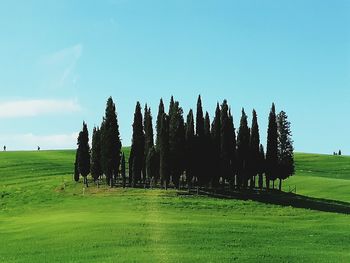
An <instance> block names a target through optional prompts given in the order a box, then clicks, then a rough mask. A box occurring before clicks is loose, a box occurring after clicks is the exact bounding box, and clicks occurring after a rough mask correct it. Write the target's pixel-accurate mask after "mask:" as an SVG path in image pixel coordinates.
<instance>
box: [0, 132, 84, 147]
mask: <svg viewBox="0 0 350 263" xmlns="http://www.w3.org/2000/svg"><path fill="white" fill-rule="evenodd" d="M77 137H78V133H77V132H74V133H71V134H53V135H34V134H32V133H27V134H11V135H10V134H0V144H2V145H6V146H7V150H35V149H37V146H40V148H41V149H42V150H45V149H49V150H52V149H72V148H75V147H76V143H77Z"/></svg>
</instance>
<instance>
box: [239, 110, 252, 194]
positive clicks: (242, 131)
mask: <svg viewBox="0 0 350 263" xmlns="http://www.w3.org/2000/svg"><path fill="white" fill-rule="evenodd" d="M249 137H250V131H249V128H248V121H247V115H246V114H245V111H244V109H242V117H241V122H240V127H239V131H238V136H237V158H238V167H237V168H238V186H243V187H244V188H246V187H247V185H248V160H249Z"/></svg>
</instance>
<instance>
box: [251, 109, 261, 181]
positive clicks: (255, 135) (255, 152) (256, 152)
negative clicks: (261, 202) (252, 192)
mask: <svg viewBox="0 0 350 263" xmlns="http://www.w3.org/2000/svg"><path fill="white" fill-rule="evenodd" d="M249 144H250V145H249V155H250V156H249V175H250V187H251V188H255V177H256V175H257V174H258V173H259V161H260V135H259V125H258V117H257V114H256V111H255V110H253V119H252V128H251V130H250V140H249Z"/></svg>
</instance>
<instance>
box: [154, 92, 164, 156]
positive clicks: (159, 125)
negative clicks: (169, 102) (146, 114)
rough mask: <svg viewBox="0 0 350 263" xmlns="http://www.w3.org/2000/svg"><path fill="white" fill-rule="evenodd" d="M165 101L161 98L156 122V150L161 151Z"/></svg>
mask: <svg viewBox="0 0 350 263" xmlns="http://www.w3.org/2000/svg"><path fill="white" fill-rule="evenodd" d="M164 112H165V111H164V103H163V99H160V102H159V107H158V115H157V124H156V129H157V137H156V150H157V151H159V144H160V131H161V128H162V125H161V123H162V118H163V114H164Z"/></svg>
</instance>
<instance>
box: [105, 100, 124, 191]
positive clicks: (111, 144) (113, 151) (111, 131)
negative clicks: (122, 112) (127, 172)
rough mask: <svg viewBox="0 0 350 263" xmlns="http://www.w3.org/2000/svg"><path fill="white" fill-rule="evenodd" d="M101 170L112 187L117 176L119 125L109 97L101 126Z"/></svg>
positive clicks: (119, 145)
mask: <svg viewBox="0 0 350 263" xmlns="http://www.w3.org/2000/svg"><path fill="white" fill-rule="evenodd" d="M101 147H102V151H101V152H102V158H101V160H102V169H103V173H104V174H105V175H106V180H107V183H108V184H109V185H110V186H111V187H113V184H114V183H113V176H114V177H116V176H117V175H118V170H119V165H120V157H121V147H122V144H121V142H120V138H119V125H118V119H117V113H116V108H115V104H114V102H113V99H112V97H109V98H108V100H107V105H106V112H105V117H104V119H103V122H102V124H101Z"/></svg>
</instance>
